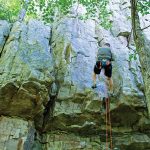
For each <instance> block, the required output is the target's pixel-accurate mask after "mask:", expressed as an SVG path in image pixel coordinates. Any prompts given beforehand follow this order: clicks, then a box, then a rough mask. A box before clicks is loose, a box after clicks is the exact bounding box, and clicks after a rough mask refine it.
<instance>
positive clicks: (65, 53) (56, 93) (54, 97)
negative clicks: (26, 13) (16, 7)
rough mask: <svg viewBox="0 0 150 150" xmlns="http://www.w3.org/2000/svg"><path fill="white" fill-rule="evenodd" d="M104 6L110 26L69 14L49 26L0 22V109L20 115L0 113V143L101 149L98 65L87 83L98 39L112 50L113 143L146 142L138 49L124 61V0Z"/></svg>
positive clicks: (141, 145) (137, 146)
mask: <svg viewBox="0 0 150 150" xmlns="http://www.w3.org/2000/svg"><path fill="white" fill-rule="evenodd" d="M109 9H110V10H111V11H112V17H111V18H110V19H111V21H112V29H111V30H110V31H108V30H105V29H103V28H102V27H100V26H98V25H97V24H96V23H95V21H93V20H87V21H82V20H79V19H78V18H76V17H75V16H74V15H70V16H69V17H64V18H63V19H60V21H59V22H55V23H54V24H53V26H52V27H50V26H46V25H44V24H43V23H41V22H39V21H36V20H31V21H29V22H28V23H27V24H25V23H19V22H16V23H15V24H13V26H12V27H11V26H10V24H9V23H7V22H5V21H1V22H0V52H1V58H0V114H1V115H4V116H15V117H21V118H23V119H25V120H22V119H21V118H20V119H16V118H7V117H3V116H1V119H0V135H2V136H0V148H1V149H8V150H9V149H10V147H11V148H12V149H14V150H15V149H17V146H18V145H22V148H20V149H36V150H38V149H39V150H40V149H44V150H46V149H47V150H62V149H65V150H67V149H72V150H75V149H85V150H94V149H95V150H97V149H102V150H103V149H105V130H106V128H105V110H104V108H103V107H102V103H103V102H102V98H103V97H104V96H107V95H106V93H105V92H106V90H107V87H106V85H105V80H106V79H105V77H104V75H103V72H102V73H101V75H100V77H99V78H100V79H99V78H97V83H98V88H97V89H95V90H93V89H91V85H92V71H93V66H94V63H95V61H96V52H97V50H98V44H97V42H98V40H101V44H103V43H104V42H109V43H110V44H111V49H112V52H113V54H114V55H115V61H114V62H113V80H114V89H115V96H114V97H111V99H110V100H111V104H110V106H111V120H112V127H113V128H112V130H113V145H114V147H116V148H118V149H121V150H129V149H132V150H145V149H147V150H148V149H150V138H149V136H150V135H149V130H150V121H149V119H148V117H147V107H146V101H145V96H144V93H143V86H144V85H143V80H142V76H141V72H140V67H141V66H140V63H139V60H138V56H137V59H136V60H134V61H130V60H129V56H130V53H131V54H132V53H133V51H134V50H135V46H134V41H133V38H132V35H131V36H130V34H131V32H132V31H131V22H130V19H129V18H130V8H129V2H128V1H124V0H115V1H110V5H109ZM10 27H11V28H10ZM97 39H98V40H97ZM129 41H130V42H129ZM28 120H31V121H30V122H28ZM8 122H9V123H8ZM33 122H34V125H35V126H34V125H33ZM5 126H6V128H9V130H6V129H5V128H4V127H5ZM35 128H36V130H35ZM12 130H13V132H12ZM16 134H17V135H16ZM3 135H4V136H3ZM30 142H31V144H30V147H28V146H29V144H28V143H30ZM22 143H23V144H22Z"/></svg>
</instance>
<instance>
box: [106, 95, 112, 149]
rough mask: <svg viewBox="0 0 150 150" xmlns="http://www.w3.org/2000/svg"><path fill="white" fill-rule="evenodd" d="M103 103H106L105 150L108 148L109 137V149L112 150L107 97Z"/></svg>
mask: <svg viewBox="0 0 150 150" xmlns="http://www.w3.org/2000/svg"><path fill="white" fill-rule="evenodd" d="M105 104H106V150H108V138H109V137H110V149H111V150H113V143H112V128H111V117H110V102H109V97H108V98H105ZM108 128H109V137H108Z"/></svg>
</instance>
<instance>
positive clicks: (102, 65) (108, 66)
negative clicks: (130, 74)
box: [92, 42, 114, 94]
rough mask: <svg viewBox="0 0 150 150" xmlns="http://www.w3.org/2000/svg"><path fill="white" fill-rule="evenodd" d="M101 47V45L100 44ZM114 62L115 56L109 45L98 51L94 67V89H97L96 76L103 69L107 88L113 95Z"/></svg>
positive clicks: (105, 44) (106, 44)
mask: <svg viewBox="0 0 150 150" xmlns="http://www.w3.org/2000/svg"><path fill="white" fill-rule="evenodd" d="M98 45H99V46H100V43H99V42H98ZM111 61H114V56H113V54H112V52H111V49H110V44H109V43H104V45H103V46H102V47H100V48H99V49H98V53H97V60H96V64H95V65H94V72H93V76H92V78H93V85H92V88H96V87H97V86H96V75H98V74H100V72H101V69H104V74H105V76H106V77H107V86H108V88H109V93H110V94H113V80H112V63H111Z"/></svg>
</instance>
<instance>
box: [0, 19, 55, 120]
mask: <svg viewBox="0 0 150 150" xmlns="http://www.w3.org/2000/svg"><path fill="white" fill-rule="evenodd" d="M50 31H51V29H50V27H48V26H45V25H43V24H42V23H41V22H38V21H34V20H33V21H30V22H29V23H28V24H27V25H26V24H24V23H22V24H21V23H19V22H16V23H15V24H14V25H13V27H12V29H11V32H10V34H9V38H8V40H7V42H6V44H5V47H4V49H3V51H2V55H1V59H0V64H1V65H0V86H1V89H0V105H1V108H0V113H1V114H4V115H10V114H11V115H17V116H22V117H24V118H33V117H34V116H35V115H37V114H38V113H42V112H43V110H44V106H43V105H46V103H47V101H48V99H49V95H48V90H49V89H48V87H49V86H50V85H51V83H52V81H53V79H54V77H53V76H52V74H51V71H52V70H53V63H52V57H51V54H50V46H49V39H50V36H51V35H50ZM41 33H42V34H41Z"/></svg>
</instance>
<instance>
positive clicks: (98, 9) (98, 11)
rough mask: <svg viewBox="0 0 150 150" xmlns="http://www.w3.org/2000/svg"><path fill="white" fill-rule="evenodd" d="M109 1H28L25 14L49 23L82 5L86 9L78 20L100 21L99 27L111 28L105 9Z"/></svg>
mask: <svg viewBox="0 0 150 150" xmlns="http://www.w3.org/2000/svg"><path fill="white" fill-rule="evenodd" d="M108 2H109V0H101V1H99V0H30V2H29V6H28V11H27V14H28V16H31V15H32V16H35V17H36V18H38V19H41V20H43V21H45V22H46V23H51V22H53V21H54V19H55V16H59V15H67V14H69V12H70V9H71V7H72V6H73V5H74V4H76V5H79V4H82V5H83V6H84V7H85V8H86V11H87V12H86V13H85V14H83V15H80V16H77V17H79V19H82V20H87V19H95V18H99V19H100V25H102V26H103V27H105V28H110V27H111V22H109V21H108V17H109V16H110V15H111V13H110V12H109V11H108V10H107V9H106V7H107V4H108ZM77 7H78V6H77Z"/></svg>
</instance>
